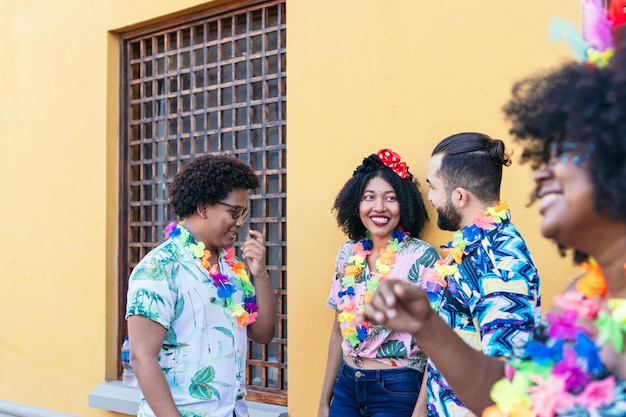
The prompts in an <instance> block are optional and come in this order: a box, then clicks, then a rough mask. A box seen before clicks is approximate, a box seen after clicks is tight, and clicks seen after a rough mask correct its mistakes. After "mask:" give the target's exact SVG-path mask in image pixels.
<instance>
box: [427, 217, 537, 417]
mask: <svg viewBox="0 0 626 417" xmlns="http://www.w3.org/2000/svg"><path fill="white" fill-rule="evenodd" d="M464 253H465V255H464V257H463V261H462V262H461V264H460V265H459V267H458V270H457V271H456V273H455V274H454V275H452V276H448V277H446V281H447V283H448V285H447V287H445V288H443V289H442V290H441V291H440V293H439V294H438V299H437V300H435V301H434V304H435V306H436V308H437V310H438V312H439V315H440V316H441V318H443V319H444V321H446V322H447V323H448V324H449V325H450V327H452V328H453V329H454V330H455V331H456V333H457V334H458V335H459V336H461V338H462V339H463V340H465V342H466V343H467V344H468V345H470V346H472V347H473V348H474V349H477V350H481V351H482V352H483V353H485V354H486V355H490V356H510V355H511V354H512V351H513V349H514V348H516V347H520V346H523V345H525V343H526V342H527V340H528V338H529V336H530V335H531V333H532V331H533V329H534V328H535V326H536V325H538V324H539V322H540V320H541V298H540V291H539V275H538V274H537V268H536V267H535V264H534V262H533V260H532V258H531V256H530V252H529V250H528V248H527V247H526V243H525V242H524V239H523V238H522V236H521V235H520V234H519V232H518V231H517V229H516V228H515V226H514V225H513V224H512V223H511V222H510V221H509V219H508V218H507V219H506V220H504V221H503V223H502V224H501V225H498V227H496V228H494V229H492V230H480V231H479V233H478V234H477V235H476V236H475V237H474V238H473V239H472V241H471V242H468V245H467V247H466V248H465V251H464ZM450 360H454V358H450ZM428 415H429V416H446V417H448V416H465V415H472V414H471V412H470V411H469V410H468V409H467V408H465V406H464V405H463V403H461V401H460V400H459V399H458V398H457V397H456V396H455V395H454V393H453V392H452V389H451V388H450V386H449V385H448V383H447V382H446V380H445V379H444V378H443V376H441V374H440V373H439V372H438V371H437V369H436V368H435V367H434V365H433V364H432V363H430V362H429V363H428Z"/></svg>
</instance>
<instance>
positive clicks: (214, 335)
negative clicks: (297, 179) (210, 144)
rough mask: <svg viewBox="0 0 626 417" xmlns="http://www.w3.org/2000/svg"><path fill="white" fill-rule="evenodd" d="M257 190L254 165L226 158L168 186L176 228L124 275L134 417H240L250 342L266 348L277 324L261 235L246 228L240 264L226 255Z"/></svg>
mask: <svg viewBox="0 0 626 417" xmlns="http://www.w3.org/2000/svg"><path fill="white" fill-rule="evenodd" d="M258 186H259V180H258V178H257V176H256V175H255V174H254V171H253V170H252V168H250V167H249V166H248V165H246V164H244V163H243V162H241V161H240V160H239V159H237V158H233V157H230V156H226V155H204V156H199V157H196V158H195V159H193V160H192V161H190V162H189V163H188V164H187V165H185V167H184V168H183V170H182V171H181V172H179V173H178V174H177V175H176V176H175V177H174V179H173V181H172V182H171V184H170V186H169V197H170V203H171V205H172V208H173V210H174V212H175V213H176V215H177V216H178V217H179V218H180V220H181V222H180V223H171V224H170V225H168V226H167V228H166V233H167V237H168V239H167V240H166V241H165V242H164V243H162V244H161V245H160V246H158V247H157V248H155V249H154V250H152V251H150V252H149V253H148V254H147V255H146V256H145V257H144V258H143V259H142V260H141V261H140V262H139V263H138V264H137V266H136V267H135V269H134V270H133V272H132V274H131V276H130V278H129V286H128V287H129V288H128V296H127V309H126V318H127V321H128V334H129V340H130V351H131V365H132V367H133V370H134V371H135V374H136V375H137V380H138V382H139V386H140V388H141V391H142V399H141V403H140V406H139V412H138V416H140V417H143V416H150V417H153V416H180V415H211V416H215V417H233V416H236V417H243V416H248V412H247V407H246V405H245V402H244V397H245V393H246V367H245V365H246V357H247V344H248V343H247V342H248V336H249V337H250V339H252V340H254V341H256V342H258V343H269V342H270V341H271V340H272V338H273V336H274V326H275V322H276V304H275V300H274V294H273V291H272V287H271V283H270V278H269V275H268V272H267V268H266V264H265V251H266V249H265V246H264V243H263V235H262V234H261V233H259V232H258V231H255V230H249V232H248V236H246V240H245V242H244V243H243V244H242V245H241V248H240V256H241V259H243V260H245V261H246V263H247V266H246V265H245V264H244V262H243V261H242V260H241V259H240V258H239V257H237V256H235V253H234V252H235V251H234V249H233V244H234V243H235V240H236V239H237V233H238V231H239V229H240V228H241V226H243V222H244V218H245V217H246V216H247V215H248V212H249V210H248V208H247V207H246V201H247V199H248V190H253V189H255V188H257V187H258ZM249 273H251V275H252V278H253V279H251V277H250V275H249ZM252 281H253V282H254V285H253V283H252Z"/></svg>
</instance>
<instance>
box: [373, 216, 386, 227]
mask: <svg viewBox="0 0 626 417" xmlns="http://www.w3.org/2000/svg"><path fill="white" fill-rule="evenodd" d="M370 220H371V221H372V223H374V224H375V225H377V226H383V225H385V224H387V223H389V217H379V216H377V217H370Z"/></svg>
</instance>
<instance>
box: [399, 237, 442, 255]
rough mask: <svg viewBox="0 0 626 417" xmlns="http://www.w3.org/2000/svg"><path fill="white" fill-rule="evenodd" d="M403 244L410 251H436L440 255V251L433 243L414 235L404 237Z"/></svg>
mask: <svg viewBox="0 0 626 417" xmlns="http://www.w3.org/2000/svg"><path fill="white" fill-rule="evenodd" d="M402 245H404V247H405V248H406V249H405V250H407V251H410V252H419V253H435V254H437V256H439V252H437V249H435V247H434V246H433V245H431V244H430V243H428V242H425V241H423V240H421V239H417V238H414V237H408V238H406V239H404V241H403V242H402Z"/></svg>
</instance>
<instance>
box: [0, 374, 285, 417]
mask: <svg viewBox="0 0 626 417" xmlns="http://www.w3.org/2000/svg"><path fill="white" fill-rule="evenodd" d="M140 398H141V391H140V390H139V388H136V387H128V386H126V385H124V384H122V381H109V382H103V383H102V384H98V385H97V386H96V387H95V388H94V389H93V390H91V392H90V393H89V406H91V407H94V408H100V409H102V410H108V411H115V412H117V413H122V414H129V415H137V410H138V409H139V399H140ZM248 409H249V411H250V417H287V407H283V406H280V405H274V404H264V403H257V402H252V401H248ZM1 411H2V409H0V412H1ZM0 417H2V416H1V415H0ZM19 417H22V415H19ZM23 417H40V416H34V415H32V416H31V415H24V416H23ZM41 417H66V416H65V415H63V416H61V415H59V416H51V415H50V416H41ZM68 417H75V416H68Z"/></svg>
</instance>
